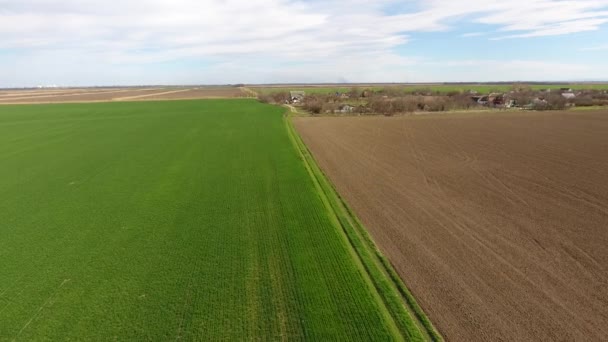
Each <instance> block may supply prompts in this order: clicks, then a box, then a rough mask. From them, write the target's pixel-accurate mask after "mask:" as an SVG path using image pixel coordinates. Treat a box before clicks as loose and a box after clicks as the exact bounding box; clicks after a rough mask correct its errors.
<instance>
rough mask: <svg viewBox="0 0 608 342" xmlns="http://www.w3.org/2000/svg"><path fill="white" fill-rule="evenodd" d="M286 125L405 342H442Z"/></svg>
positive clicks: (389, 266)
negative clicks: (424, 341)
mask: <svg viewBox="0 0 608 342" xmlns="http://www.w3.org/2000/svg"><path fill="white" fill-rule="evenodd" d="M285 122H286V126H287V129H288V130H289V132H290V135H291V137H292V140H293V142H294V144H296V146H297V147H298V149H299V151H300V153H301V156H302V158H303V160H304V161H306V163H307V164H308V170H309V172H310V174H311V177H313V178H314V179H315V184H316V186H317V187H318V189H319V192H320V193H321V194H322V196H323V198H324V202H325V203H326V205H327V206H328V209H329V210H330V211H331V212H332V213H333V215H335V218H336V220H337V221H338V223H339V224H340V226H341V227H342V230H343V232H344V234H345V235H346V237H347V238H348V241H349V242H350V244H351V245H352V246H353V248H354V250H355V252H356V254H357V256H358V257H359V259H360V261H361V263H362V265H363V267H364V269H365V271H366V272H367V273H368V274H369V277H370V280H371V282H372V283H373V286H374V287H375V289H376V290H377V291H378V293H379V295H380V296H381V298H382V300H383V302H384V304H385V305H386V308H387V309H388V311H389V312H390V314H391V315H392V317H393V319H394V320H395V322H396V324H397V326H398V327H399V329H400V330H401V332H402V333H403V335H404V336H405V337H406V339H408V340H416V341H417V340H431V341H442V337H441V335H440V334H439V333H438V331H437V330H436V329H435V328H434V327H433V325H432V323H431V322H430V320H429V319H428V317H427V316H426V315H425V314H424V312H423V311H422V309H421V308H420V306H419V305H418V304H417V303H416V300H415V299H414V297H413V295H412V294H411V292H410V291H409V290H408V289H407V287H406V286H405V284H404V283H403V281H402V280H401V278H400V277H399V275H398V274H397V273H396V271H395V270H394V268H393V267H392V265H391V264H390V262H389V261H388V260H387V259H386V258H385V257H384V256H383V255H382V253H381V252H380V251H379V250H378V249H377V247H376V246H375V244H374V242H373V241H372V239H371V237H370V236H369V233H368V232H367V230H366V229H365V228H364V227H363V225H362V224H361V222H360V221H359V220H358V219H357V218H356V216H355V215H354V213H353V212H352V211H351V210H350V209H349V207H348V206H347V205H346V203H345V202H344V201H343V200H342V198H341V197H340V196H339V195H338V193H337V191H336V190H335V189H334V188H333V186H332V185H331V184H330V182H329V181H328V179H327V177H325V175H324V174H323V172H322V171H321V169H320V168H319V167H318V165H317V163H316V162H315V160H314V158H313V156H312V154H311V153H310V151H309V150H308V148H307V147H306V145H305V144H304V142H303V141H302V139H301V138H300V136H299V135H298V133H297V132H296V130H295V128H294V127H293V124H292V122H291V119H290V116H289V115H288V116H286V119H285Z"/></svg>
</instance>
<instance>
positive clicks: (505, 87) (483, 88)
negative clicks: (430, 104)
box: [250, 83, 608, 94]
mask: <svg viewBox="0 0 608 342" xmlns="http://www.w3.org/2000/svg"><path fill="white" fill-rule="evenodd" d="M564 87H570V88H574V89H602V90H608V84H591V83H585V84H550V85H538V84H535V85H531V88H532V89H534V90H540V89H559V88H564ZM250 88H251V89H253V90H255V91H257V92H259V93H261V94H271V93H274V92H281V91H290V90H304V91H306V92H307V93H309V94H332V93H335V92H340V93H344V92H348V91H350V90H351V89H352V88H357V89H371V90H380V89H383V88H399V89H402V90H403V92H404V93H407V92H412V91H415V90H420V89H431V90H432V91H437V92H440V93H448V92H452V91H459V92H464V91H468V90H474V91H477V92H479V93H490V92H492V91H497V92H506V91H509V90H511V88H512V85H510V84H500V85H489V84H457V85H452V84H429V85H425V84H419V85H396V84H394V85H371V86H370V85H357V84H353V85H349V86H311V85H304V86H297V85H294V86H276V87H264V86H260V87H250Z"/></svg>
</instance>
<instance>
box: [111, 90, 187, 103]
mask: <svg viewBox="0 0 608 342" xmlns="http://www.w3.org/2000/svg"><path fill="white" fill-rule="evenodd" d="M188 90H193V89H192V88H188V89H179V90H171V91H165V92H162V93H154V94H144V95H134V96H125V97H114V98H112V101H128V100H135V99H141V98H144V97H152V96H158V95H169V94H175V93H183V92H185V91H188Z"/></svg>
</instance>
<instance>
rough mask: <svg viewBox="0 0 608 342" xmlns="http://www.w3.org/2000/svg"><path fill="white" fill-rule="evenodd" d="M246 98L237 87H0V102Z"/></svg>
mask: <svg viewBox="0 0 608 342" xmlns="http://www.w3.org/2000/svg"><path fill="white" fill-rule="evenodd" d="M235 97H247V94H246V93H245V92H244V91H243V90H242V89H241V88H237V87H145V88H135V87H130V88H111V89H106V88H66V89H30V90H0V104H30V103H70V102H76V103H77V102H110V101H147V100H185V99H205V98H235Z"/></svg>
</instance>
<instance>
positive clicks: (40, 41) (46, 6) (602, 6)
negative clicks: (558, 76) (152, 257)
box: [0, 0, 608, 86]
mask: <svg viewBox="0 0 608 342" xmlns="http://www.w3.org/2000/svg"><path fill="white" fill-rule="evenodd" d="M399 8H403V9H402V10H398V9H399ZM387 9H391V11H392V12H393V13H387ZM460 23H469V24H471V23H477V24H481V25H490V26H488V28H492V29H495V28H496V29H498V32H500V34H501V36H499V38H527V37H536V36H547V35H562V34H569V33H574V32H583V31H591V30H597V29H599V28H600V27H601V25H603V24H605V23H608V0H510V1H505V0H484V1H481V0H471V1H469V2H467V3H466V4H463V3H459V2H455V1H452V0H409V1H405V2H403V1H398V0H378V1H369V0H352V1H340V0H325V1H324V0H311V1H298V0H296V1H292V0H257V1H249V0H122V1H101V0H0V44H1V46H0V49H5V50H7V49H10V50H20V51H22V53H23V54H24V56H23V57H21V62H20V63H19V65H23V64H22V63H23V61H31V62H35V63H38V64H37V65H36V68H37V69H38V72H39V74H41V75H42V74H44V73H45V70H46V69H48V68H57V67H59V66H61V67H63V66H64V63H63V62H62V60H74V61H80V62H77V65H74V66H73V67H72V68H71V70H64V72H65V73H66V74H68V75H69V74H70V73H74V74H75V73H77V72H79V71H78V70H84V68H91V67H94V68H96V69H97V70H108V72H109V73H110V74H112V72H111V71H113V70H121V72H123V74H121V75H124V74H125V73H124V70H125V69H124V67H125V66H130V67H131V68H132V69H131V70H138V68H136V66H137V67H139V66H141V65H142V64H146V63H162V62H170V61H179V60H184V59H189V60H192V59H199V60H205V61H207V62H208V63H213V65H216V66H218V65H221V66H222V70H224V75H230V77H233V78H236V77H235V76H237V75H238V74H237V70H238V72H239V73H240V75H242V78H243V79H249V78H250V77H249V76H250V75H248V74H247V71H248V70H251V74H254V73H255V74H257V75H260V76H259V78H260V79H261V78H264V77H268V75H278V76H276V79H275V80H274V81H280V80H282V79H281V78H280V77H284V78H285V81H287V80H288V79H289V80H292V79H293V78H295V77H302V78H315V77H316V80H319V81H321V80H323V81H335V80H336V79H335V78H340V77H343V78H346V79H351V78H352V80H354V81H360V80H368V79H369V80H374V79H378V80H381V79H382V80H385V78H390V77H391V76H392V77H394V80H395V81H403V80H407V79H408V78H409V77H410V76H408V75H410V74H408V75H405V74H404V72H403V71H402V69H407V68H409V66H411V61H412V58H406V57H403V56H398V55H397V53H396V52H395V51H396V48H397V47H399V46H402V45H404V44H406V43H407V42H408V40H409V36H410V35H411V34H414V33H416V32H428V31H450V30H453V29H455V28H457V27H458V26H459V24H460ZM484 34H488V33H487V32H472V33H467V34H464V35H462V37H475V36H481V35H484ZM416 53H417V54H419V55H422V54H424V52H423V51H420V52H416ZM252 60H255V61H257V62H256V63H257V64H256V63H253V62H251V61H252ZM237 61H238V63H239V64H238V65H237V64H235V63H237ZM388 61H391V62H396V65H397V66H398V67H396V66H395V64H390V63H389V62H388ZM286 63H294V65H295V64H297V65H300V66H302V65H307V66H309V67H310V66H311V65H313V66H315V68H316V69H313V68H312V67H311V68H309V69H307V70H306V69H303V70H302V71H298V70H300V69H302V68H301V67H296V66H293V65H291V66H289V67H288V68H286V67H283V69H282V70H273V66H274V65H285V64H286ZM389 64H390V65H389ZM258 66H260V69H259V70H258V69H256V68H257V67H258ZM14 68H15V66H14V65H6V63H3V64H2V65H0V74H4V75H6V74H7V73H8V72H9V71H10V72H13V70H14ZM231 70H234V71H231ZM311 71H312V73H311ZM82 72H83V73H85V74H87V75H95V72H94V71H91V72H89V71H82ZM108 72H107V73H108ZM142 72H143V71H142ZM47 73H48V72H47ZM115 73H117V71H116V72H114V74H115ZM193 73H194V71H193ZM352 73H356V74H357V77H352V76H348V75H349V74H352ZM13 74H14V72H13ZM49 74H50V73H49ZM126 74H132V72H130V73H126ZM137 75H139V74H137ZM159 75H160V73H159ZM205 75H208V74H205ZM264 75H265V76H264ZM340 75H343V76H340ZM106 76H107V75H104V77H106ZM15 77H17V79H18V80H19V82H25V78H27V77H34V74H33V73H32V71H31V70H29V69H24V70H23V73H21V74H20V75H17V76H15ZM73 77H74V78H75V79H77V78H78V77H77V75H75V76H73ZM147 77H152V76H147ZM163 77H165V76H163V75H161V76H159V77H158V79H159V82H160V81H162V80H164V78H163ZM334 77H335V78H334ZM400 77H401V78H400ZM100 78H103V77H100ZM226 78H228V76H226ZM404 78H405V79H404ZM0 82H3V80H1V79H0ZM32 82H33V83H38V82H37V81H36V80H32ZM88 82H92V80H90V79H88ZM1 85H3V84H0V86H1Z"/></svg>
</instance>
